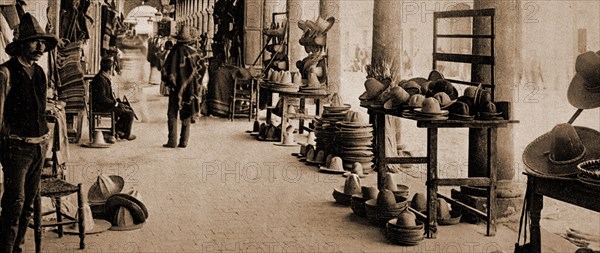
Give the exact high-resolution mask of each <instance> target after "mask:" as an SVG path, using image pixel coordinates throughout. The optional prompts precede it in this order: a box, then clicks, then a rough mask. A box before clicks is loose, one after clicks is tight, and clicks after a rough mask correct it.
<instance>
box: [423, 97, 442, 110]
mask: <svg viewBox="0 0 600 253" xmlns="http://www.w3.org/2000/svg"><path fill="white" fill-rule="evenodd" d="M441 111H442V110H441V108H440V102H438V100H437V99H435V98H425V100H424V101H423V112H426V113H440V112H441Z"/></svg>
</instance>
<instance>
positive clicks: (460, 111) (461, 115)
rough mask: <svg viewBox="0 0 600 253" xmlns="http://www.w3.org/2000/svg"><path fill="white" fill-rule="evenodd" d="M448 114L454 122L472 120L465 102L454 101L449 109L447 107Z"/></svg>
mask: <svg viewBox="0 0 600 253" xmlns="http://www.w3.org/2000/svg"><path fill="white" fill-rule="evenodd" d="M448 112H449V115H450V118H451V119H456V120H472V119H473V118H474V117H473V115H471V114H470V111H469V105H468V104H467V103H465V102H462V101H460V98H459V101H456V102H454V103H453V104H452V105H451V106H450V107H448Z"/></svg>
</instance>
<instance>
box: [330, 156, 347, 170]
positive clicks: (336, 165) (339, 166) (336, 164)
mask: <svg viewBox="0 0 600 253" xmlns="http://www.w3.org/2000/svg"><path fill="white" fill-rule="evenodd" d="M329 170H335V171H343V170H344V164H343V161H342V158H340V157H339V156H336V157H333V158H331V164H329Z"/></svg>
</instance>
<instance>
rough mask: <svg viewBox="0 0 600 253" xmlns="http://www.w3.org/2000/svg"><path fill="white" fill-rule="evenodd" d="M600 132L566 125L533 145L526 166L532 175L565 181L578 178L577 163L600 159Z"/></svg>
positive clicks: (526, 153) (557, 127) (527, 148)
mask: <svg viewBox="0 0 600 253" xmlns="http://www.w3.org/2000/svg"><path fill="white" fill-rule="evenodd" d="M598 140H600V132H598V131H596V130H594V129H591V128H587V127H580V126H571V125H570V124H567V123H564V124H559V125H556V126H555V127H554V128H553V129H552V131H550V132H548V133H545V134H543V135H542V136H540V137H538V138H537V139H535V140H534V141H533V142H531V143H529V145H527V147H526V148H525V150H524V151H523V163H524V164H525V170H526V171H527V172H529V173H532V174H536V175H539V176H542V177H549V178H561V177H569V176H573V175H576V174H577V173H578V170H577V164H579V163H580V162H583V161H586V160H591V159H595V158H598V157H600V141H598Z"/></svg>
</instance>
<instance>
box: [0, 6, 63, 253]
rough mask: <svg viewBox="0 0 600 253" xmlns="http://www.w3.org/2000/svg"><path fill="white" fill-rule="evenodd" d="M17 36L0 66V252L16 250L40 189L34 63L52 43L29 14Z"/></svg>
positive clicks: (41, 133)
mask: <svg viewBox="0 0 600 253" xmlns="http://www.w3.org/2000/svg"><path fill="white" fill-rule="evenodd" d="M15 32H18V38H15V40H14V41H13V42H11V43H10V44H8V45H7V46H6V53H7V54H8V55H10V56H11V59H10V60H8V61H7V62H5V63H3V64H2V65H0V127H1V129H0V137H1V138H0V163H1V164H2V170H3V172H4V193H3V196H2V213H1V214H0V252H2V253H6V252H8V253H10V252H22V251H23V249H22V248H21V244H22V243H23V242H24V240H25V232H27V226H28V224H29V221H30V219H31V215H32V213H33V202H34V200H35V198H36V196H37V194H38V193H39V190H40V178H41V173H42V167H43V166H44V157H45V155H46V150H47V148H48V140H49V139H50V137H49V129H48V123H47V122H46V118H45V114H46V91H47V86H48V83H47V80H46V74H45V73H44V70H43V69H42V68H41V67H40V66H39V65H38V64H36V62H37V61H38V60H39V59H40V57H42V55H43V54H44V53H45V52H48V51H50V50H52V49H54V47H56V44H57V43H58V39H57V38H56V37H55V36H54V35H52V34H47V33H45V31H44V30H43V29H42V28H41V27H40V25H39V23H38V22H37V20H36V19H35V18H34V17H33V16H31V14H29V13H25V14H24V15H23V16H22V17H21V23H20V25H19V26H18V31H15Z"/></svg>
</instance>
